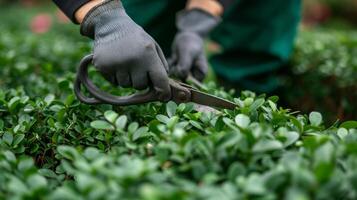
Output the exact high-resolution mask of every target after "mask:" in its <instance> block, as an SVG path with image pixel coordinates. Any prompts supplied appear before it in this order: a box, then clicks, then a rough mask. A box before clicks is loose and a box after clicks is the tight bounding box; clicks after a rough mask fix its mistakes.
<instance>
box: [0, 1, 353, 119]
mask: <svg viewBox="0 0 357 200" xmlns="http://www.w3.org/2000/svg"><path fill="white" fill-rule="evenodd" d="M302 12H303V20H302V22H301V27H300V33H299V36H298V38H297V41H296V47H295V51H294V54H293V55H292V58H291V63H290V65H289V68H288V69H287V72H285V73H284V74H283V75H282V81H284V89H283V90H282V91H280V93H278V94H277V95H278V96H279V97H280V99H281V105H284V106H285V107H289V108H292V109H294V110H300V111H302V112H304V113H305V112H306V113H307V112H310V111H312V110H317V111H320V112H322V113H324V115H325V116H327V118H328V119H326V120H328V121H330V122H331V123H333V122H335V121H336V120H337V119H341V120H347V119H357V106H355V102H357V87H356V85H357V34H356V26H357V0H304V6H303V11H302ZM0 17H1V19H2V22H1V23H0V30H2V32H1V34H0V65H1V67H2V69H1V70H0V77H1V80H0V85H1V87H7V86H8V87H15V86H22V87H24V88H25V90H26V91H27V92H28V93H29V94H33V95H36V93H37V91H38V90H39V88H37V89H36V91H35V90H33V89H32V88H31V87H29V86H30V85H31V81H36V82H38V81H43V82H44V84H43V85H44V86H43V88H40V89H41V90H45V91H46V90H51V89H53V88H48V86H46V84H45V83H46V82H51V81H52V79H53V78H54V79H55V78H56V77H55V74H61V73H62V74H64V73H66V72H67V71H71V72H75V66H76V64H77V62H78V61H79V60H80V58H81V57H82V56H83V55H84V53H83V52H89V51H90V43H89V42H88V40H87V39H85V38H83V37H81V36H80V34H79V31H78V28H79V27H78V26H74V25H72V24H71V22H70V21H69V20H68V19H67V18H66V17H65V16H64V15H63V14H62V13H61V12H60V11H59V10H58V9H57V8H56V7H55V6H54V5H53V4H52V3H51V2H50V1H48V0H0ZM78 49H81V51H78ZM29 74H31V75H29ZM42 74H46V76H42ZM49 74H53V77H51V75H49ZM67 75H68V76H74V73H72V74H67ZM19 76H20V77H19ZM13 77H16V79H14V78H13Z"/></svg>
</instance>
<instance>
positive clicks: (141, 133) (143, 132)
mask: <svg viewBox="0 0 357 200" xmlns="http://www.w3.org/2000/svg"><path fill="white" fill-rule="evenodd" d="M148 130H149V128H148V127H140V128H139V129H138V130H136V131H135V132H134V134H133V141H135V140H137V139H139V138H141V137H143V136H145V135H146V134H147V132H148Z"/></svg>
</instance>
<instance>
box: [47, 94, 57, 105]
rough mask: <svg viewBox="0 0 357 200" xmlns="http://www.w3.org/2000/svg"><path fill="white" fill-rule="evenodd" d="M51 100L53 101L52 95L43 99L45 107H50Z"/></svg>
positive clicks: (53, 96)
mask: <svg viewBox="0 0 357 200" xmlns="http://www.w3.org/2000/svg"><path fill="white" fill-rule="evenodd" d="M53 100H55V95H53V94H49V95H47V96H46V97H45V102H46V105H47V106H49V105H51V103H52V102H53Z"/></svg>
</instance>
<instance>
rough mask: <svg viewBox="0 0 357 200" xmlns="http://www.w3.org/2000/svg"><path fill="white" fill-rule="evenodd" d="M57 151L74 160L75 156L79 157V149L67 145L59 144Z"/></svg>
mask: <svg viewBox="0 0 357 200" xmlns="http://www.w3.org/2000/svg"><path fill="white" fill-rule="evenodd" d="M57 151H58V153H59V154H60V155H62V156H63V157H65V158H67V159H70V160H74V159H75V158H77V157H78V152H77V150H76V149H75V148H73V147H70V146H65V145H62V146H59V147H57Z"/></svg>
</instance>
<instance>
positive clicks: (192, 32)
mask: <svg viewBox="0 0 357 200" xmlns="http://www.w3.org/2000/svg"><path fill="white" fill-rule="evenodd" d="M219 22H220V18H218V17H215V16H212V15H211V14H209V13H207V12H205V11H203V10H200V9H192V10H187V11H181V12H180V13H178V15H177V17H176V26H177V28H178V30H179V32H178V33H177V34H176V36H175V39H174V42H173V45H172V56H171V58H170V59H169V65H170V72H171V73H172V74H174V75H175V76H178V77H180V78H181V79H183V80H185V79H186V78H187V76H188V75H189V74H190V73H192V75H193V76H194V77H195V78H196V79H198V80H200V81H202V80H203V79H204V78H205V76H206V74H207V71H208V62H207V58H206V55H205V49H204V38H205V37H206V36H207V35H208V34H209V32H210V31H211V30H212V29H213V28H214V27H216V26H217V25H218V24H219Z"/></svg>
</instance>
